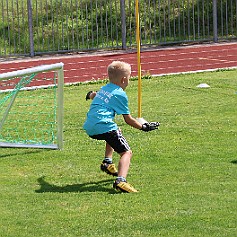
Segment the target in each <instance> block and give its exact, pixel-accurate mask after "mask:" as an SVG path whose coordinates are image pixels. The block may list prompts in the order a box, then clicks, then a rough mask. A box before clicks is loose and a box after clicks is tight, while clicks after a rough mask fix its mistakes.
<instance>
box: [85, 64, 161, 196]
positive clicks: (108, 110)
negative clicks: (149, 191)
mask: <svg viewBox="0 0 237 237" xmlns="http://www.w3.org/2000/svg"><path fill="white" fill-rule="evenodd" d="M107 71H108V76H109V83H108V84H107V85H105V86H103V87H102V88H101V89H100V90H99V91H98V92H94V91H90V92H88V93H87V95H86V99H93V101H92V103H91V106H90V109H89V111H88V113H87V118H86V121H85V123H84V126H83V128H84V129H85V131H86V133H87V134H88V135H89V136H90V137H91V138H93V139H97V140H105V142H106V146H105V158H104V160H103V161H102V164H101V170H102V171H104V172H106V173H107V174H110V175H112V176H117V178H116V180H115V181H114V184H113V187H114V188H115V189H116V190H119V191H122V192H128V193H131V192H138V191H137V190H136V189H135V188H134V187H133V186H132V185H131V184H129V183H127V181H126V177H127V174H128V170H129V166H130V161H131V158H132V151H131V149H130V147H129V145H128V142H127V141H126V139H125V138H124V137H123V135H122V132H121V130H120V129H119V128H118V126H117V124H116V123H115V122H114V121H113V120H114V117H115V115H116V114H117V115H122V116H123V118H124V121H125V122H126V123H127V124H128V125H130V126H132V127H134V128H137V129H140V130H142V131H146V132H148V131H151V130H154V129H157V128H158V126H159V123H155V122H153V123H145V124H140V123H139V122H138V121H137V120H136V119H134V118H133V117H132V116H131V114H130V111H129V108H128V97H127V95H126V93H125V89H126V87H127V86H128V83H129V78H130V75H131V66H130V65H129V64H128V63H125V62H120V61H114V62H112V63H111V64H110V65H109V66H108V69H107ZM114 151H115V152H117V153H118V154H119V155H120V160H119V164H118V170H117V169H116V167H115V165H114V163H113V160H112V157H113V152H114Z"/></svg>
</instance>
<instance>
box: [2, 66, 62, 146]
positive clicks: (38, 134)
mask: <svg viewBox="0 0 237 237" xmlns="http://www.w3.org/2000/svg"><path fill="white" fill-rule="evenodd" d="M63 66H64V64H63V63H56V64H50V65H42V66H37V67H32V68H28V69H23V70H17V71H13V72H7V73H2V74H0V147H19V148H49V149H62V147H63V103H64V102H63V87H64V71H63Z"/></svg>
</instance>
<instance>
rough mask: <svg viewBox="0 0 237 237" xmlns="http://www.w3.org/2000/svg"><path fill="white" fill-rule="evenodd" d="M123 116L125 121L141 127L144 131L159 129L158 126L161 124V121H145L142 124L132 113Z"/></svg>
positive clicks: (138, 127)
mask: <svg viewBox="0 0 237 237" xmlns="http://www.w3.org/2000/svg"><path fill="white" fill-rule="evenodd" d="M123 118H124V121H125V122H126V123H127V124H128V125H130V126H132V127H134V128H137V129H140V130H142V131H144V132H149V131H152V130H155V129H158V127H159V126H160V123H159V122H151V123H148V122H147V123H144V124H140V123H139V122H138V121H137V120H136V119H135V118H133V117H132V116H131V115H130V114H123Z"/></svg>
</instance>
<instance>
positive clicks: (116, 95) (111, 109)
mask: <svg viewBox="0 0 237 237" xmlns="http://www.w3.org/2000/svg"><path fill="white" fill-rule="evenodd" d="M116 114H118V115H120V114H130V111H129V108H128V97H127V95H126V93H125V91H124V90H123V89H122V88H121V87H120V86H117V85H115V84H113V83H108V84H107V85H105V86H103V87H102V88H101V89H100V90H99V91H98V92H97V93H96V96H95V98H94V99H93V101H92V103H91V106H90V109H89V112H88V113H87V118H86V121H85V123H84V126H83V128H84V129H85V130H86V133H87V134H88V135H89V136H93V135H98V134H103V133H106V132H109V131H112V130H117V129H118V126H117V124H116V123H115V122H114V117H115V115H116Z"/></svg>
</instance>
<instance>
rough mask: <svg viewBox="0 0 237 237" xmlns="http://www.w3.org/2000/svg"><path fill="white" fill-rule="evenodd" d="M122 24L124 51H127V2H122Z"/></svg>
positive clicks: (123, 0) (121, 0)
mask: <svg viewBox="0 0 237 237" xmlns="http://www.w3.org/2000/svg"><path fill="white" fill-rule="evenodd" d="M120 11H121V23H122V49H126V48H127V46H126V41H127V40H126V34H127V33H126V12H125V0H120Z"/></svg>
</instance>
